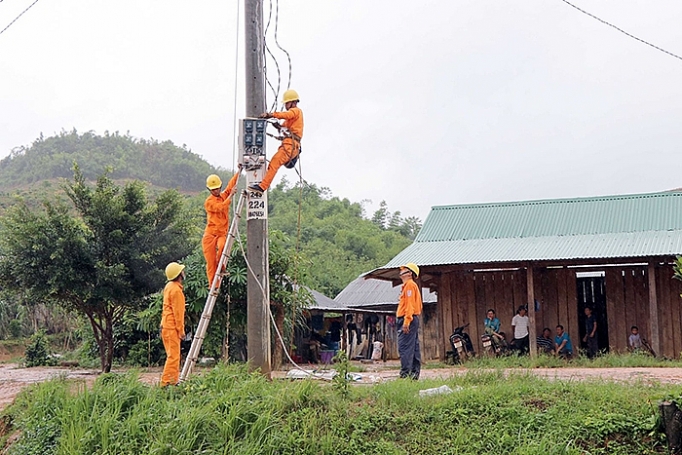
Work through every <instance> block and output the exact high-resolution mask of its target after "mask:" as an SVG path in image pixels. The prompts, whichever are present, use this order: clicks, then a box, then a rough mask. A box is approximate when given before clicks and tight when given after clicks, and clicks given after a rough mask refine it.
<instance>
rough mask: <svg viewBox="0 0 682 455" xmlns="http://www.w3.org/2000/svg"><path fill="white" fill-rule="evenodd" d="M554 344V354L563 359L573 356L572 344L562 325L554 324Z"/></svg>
mask: <svg viewBox="0 0 682 455" xmlns="http://www.w3.org/2000/svg"><path fill="white" fill-rule="evenodd" d="M554 346H555V352H556V355H558V356H559V357H561V358H563V359H570V358H571V357H573V344H572V343H571V337H569V336H568V333H566V332H564V326H563V325H558V326H556V336H555V337H554Z"/></svg>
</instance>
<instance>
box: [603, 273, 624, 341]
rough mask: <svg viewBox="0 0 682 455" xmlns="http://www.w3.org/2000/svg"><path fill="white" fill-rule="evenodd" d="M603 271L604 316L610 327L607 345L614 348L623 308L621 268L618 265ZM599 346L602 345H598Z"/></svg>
mask: <svg viewBox="0 0 682 455" xmlns="http://www.w3.org/2000/svg"><path fill="white" fill-rule="evenodd" d="M605 273H606V275H605V277H604V282H605V283H604V284H605V286H606V317H607V321H608V325H609V327H610V328H611V330H609V346H613V347H614V349H615V348H616V346H617V345H618V339H617V338H618V330H617V329H616V327H617V324H618V322H617V319H618V315H619V312H620V311H622V308H623V270H622V269H621V268H620V267H614V268H610V269H607V270H606V272H605ZM597 330H599V328H597ZM601 348H602V346H600V349H601Z"/></svg>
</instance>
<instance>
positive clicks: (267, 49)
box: [263, 0, 281, 112]
mask: <svg viewBox="0 0 682 455" xmlns="http://www.w3.org/2000/svg"><path fill="white" fill-rule="evenodd" d="M271 20H272V0H270V7H269V8H268V22H267V23H266V24H265V30H264V31H263V44H264V46H263V47H264V52H263V72H264V73H265V82H266V83H267V84H268V86H269V87H270V90H272V93H273V95H274V97H275V99H274V100H273V102H272V106H271V107H270V109H269V110H268V112H274V111H275V110H276V108H277V100H278V99H279V92H280V90H281V71H280V68H279V62H278V61H277V58H276V57H275V55H274V54H273V53H272V51H270V47H269V46H268V40H267V34H268V30H269V29H270V22H271ZM266 52H267V53H268V54H270V57H271V58H272V61H273V62H275V68H276V69H277V90H275V88H274V87H273V85H272V83H270V79H268V65H267V55H266ZM267 104H268V101H267V96H266V99H265V105H266V109H267Z"/></svg>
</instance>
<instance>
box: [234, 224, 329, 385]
mask: <svg viewBox="0 0 682 455" xmlns="http://www.w3.org/2000/svg"><path fill="white" fill-rule="evenodd" d="M235 237H236V239H237V243H239V249H240V250H241V252H242V256H244V262H245V263H246V268H247V269H248V270H249V272H250V273H251V275H252V276H253V277H254V279H255V281H256V283H258V287H259V288H260V290H261V292H262V293H263V306H264V307H265V310H266V311H267V312H268V315H269V316H270V321H271V322H272V326H273V327H274V329H275V334H276V335H277V339H278V340H279V342H280V344H281V345H282V351H284V354H285V355H286V356H287V359H288V360H289V362H291V364H292V365H293V366H294V368H295V369H297V370H300V371H302V372H304V373H305V374H307V375H308V376H310V377H312V378H315V379H322V380H325V381H331V379H329V378H326V377H324V376H322V375H320V374H316V373H314V372H313V373H311V372H310V371H307V370H304V369H303V367H301V366H300V365H298V364H297V363H296V362H294V359H292V358H291V356H290V355H289V351H288V349H287V347H286V343H285V342H284V338H283V337H282V333H281V332H280V331H279V329H278V328H277V321H275V317H274V316H273V314H272V311H271V310H270V302H269V299H268V295H267V292H265V288H264V287H263V285H262V284H261V282H260V280H259V279H258V275H256V272H254V271H253V268H251V263H250V262H249V258H248V257H247V256H246V251H244V244H243V243H242V240H241V236H240V235H239V227H237V235H236V236H235Z"/></svg>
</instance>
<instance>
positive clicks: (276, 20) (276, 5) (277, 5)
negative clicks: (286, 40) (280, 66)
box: [270, 0, 292, 90]
mask: <svg viewBox="0 0 682 455" xmlns="http://www.w3.org/2000/svg"><path fill="white" fill-rule="evenodd" d="M270 4H271V5H272V0H270ZM271 8H272V6H271ZM278 28H279V0H275V44H276V45H277V47H278V48H279V50H281V51H282V52H284V53H285V54H286V56H287V60H288V61H289V78H288V79H287V90H289V88H290V87H291V72H292V65H291V55H289V52H287V51H286V49H284V48H283V47H282V46H280V45H279V41H278V40H277V29H278Z"/></svg>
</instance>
